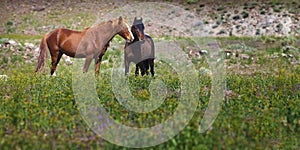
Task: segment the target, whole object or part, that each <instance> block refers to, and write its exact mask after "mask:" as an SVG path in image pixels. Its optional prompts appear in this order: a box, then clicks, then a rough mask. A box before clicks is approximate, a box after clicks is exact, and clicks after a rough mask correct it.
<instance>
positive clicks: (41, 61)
mask: <svg viewBox="0 0 300 150" xmlns="http://www.w3.org/2000/svg"><path fill="white" fill-rule="evenodd" d="M47 37H48V33H47V34H46V35H45V36H44V37H43V39H42V41H41V44H40V50H39V57H38V65H37V66H36V68H35V72H38V71H42V70H43V69H44V66H45V64H46V61H47V56H48V52H47V51H48V44H47V41H46V39H47Z"/></svg>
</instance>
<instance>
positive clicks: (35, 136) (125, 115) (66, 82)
mask: <svg viewBox="0 0 300 150" xmlns="http://www.w3.org/2000/svg"><path fill="white" fill-rule="evenodd" d="M6 37H7V36H6ZM8 38H10V39H13V40H15V41H17V42H19V43H21V45H17V46H15V47H6V48H4V47H2V48H1V58H0V66H3V65H4V64H6V66H5V67H3V68H1V69H0V73H1V74H5V75H7V76H8V78H7V79H1V80H0V84H1V87H0V103H1V105H0V147H1V149H97V148H98V149H120V148H122V149H126V148H124V147H119V146H117V145H114V144H111V143H109V142H107V141H105V140H104V139H102V138H101V137H100V136H98V135H97V134H95V133H94V132H93V131H92V130H91V129H90V128H89V127H88V126H87V124H86V122H85V121H84V119H83V118H82V117H81V114H80V113H79V111H78V104H77V103H76V101H75V98H74V92H73V90H72V69H70V68H71V66H67V65H65V64H64V62H61V63H60V65H59V66H58V70H57V76H55V77H53V76H48V75H46V74H43V73H42V74H35V73H34V72H33V71H34V67H35V65H36V63H37V62H36V60H35V61H33V62H26V61H25V60H26V59H25V58H23V57H22V56H23V55H24V53H25V52H24V51H25V50H24V46H22V45H24V43H25V42H31V43H34V44H35V45H38V43H39V37H32V39H25V38H24V37H18V36H17V35H15V36H13V37H8ZM289 39H290V40H289ZM295 39H296V40H294V38H274V37H261V38H237V37H235V38H232V37H231V38H219V39H217V40H218V41H219V42H220V43H221V50H226V51H230V53H227V54H226V53H223V54H224V56H225V55H226V56H225V58H226V59H225V62H226V67H227V73H226V89H225V95H224V96H225V100H224V101H223V103H222V110H221V112H220V113H219V115H218V117H217V119H216V120H215V122H214V124H213V125H212V127H211V128H209V130H207V131H206V132H205V133H199V131H198V126H199V123H200V121H201V119H202V116H203V115H204V112H205V109H206V108H207V105H208V103H209V97H210V94H211V93H210V90H211V77H210V76H209V75H208V74H206V73H203V72H200V71H199V74H198V79H199V89H198V92H199V95H200V97H199V101H198V106H197V111H196V113H195V114H194V116H193V118H192V120H191V121H190V122H189V123H188V125H187V126H186V127H185V128H184V130H182V131H181V132H180V133H179V134H178V135H176V136H175V137H173V138H172V139H171V140H169V141H167V142H166V143H163V144H161V145H157V146H155V147H151V148H149V149H245V148H246V149H299V148H300V140H299V139H300V134H299V133H300V107H299V104H300V66H299V49H298V48H295V47H296V46H295V42H296V41H297V38H295ZM5 40H6V39H3V38H2V40H1V44H2V45H4V43H5ZM181 40H183V41H184V42H183V43H185V44H186V43H188V44H187V45H183V46H182V48H186V47H192V46H193V43H192V42H188V41H189V39H181ZM249 40H252V41H256V42H257V43H261V45H265V47H263V48H261V47H259V46H257V47H254V46H251V45H249V43H247V41H249ZM236 41H238V43H240V44H228V43H230V42H232V43H234V42H236ZM287 41H288V42H287ZM114 42H115V43H118V42H120V43H121V44H122V41H120V38H116V39H115V40H114ZM250 43H253V42H250ZM257 43H256V45H257ZM274 43H277V44H278V43H288V44H289V46H293V45H294V46H295V47H294V49H289V50H286V48H285V47H286V46H288V45H285V44H279V45H275V44H274ZM274 45H275V46H274ZM12 49H16V50H17V51H20V53H17V54H14V53H15V51H12ZM22 50H23V51H22ZM121 52H122V49H120V48H119V47H117V46H116V47H114V46H112V47H111V48H110V49H109V51H108V53H107V55H106V56H105V57H104V61H106V62H108V63H104V64H102V66H101V74H100V76H99V77H97V78H96V79H97V81H96V87H97V88H96V89H97V94H98V97H99V99H100V103H101V104H103V105H104V106H105V108H106V110H107V111H109V112H110V114H111V116H112V117H113V118H114V119H116V120H118V121H119V122H121V123H123V124H126V125H129V126H136V127H149V126H153V125H155V124H159V123H161V122H163V121H164V120H166V119H168V118H169V117H170V114H171V115H172V112H173V111H174V109H175V108H176V106H177V103H178V95H177V92H176V91H178V89H180V84H181V81H180V80H179V77H178V74H176V73H174V70H172V69H170V67H169V66H168V65H167V64H165V63H163V62H161V61H158V60H157V61H156V62H155V67H156V74H157V76H156V79H161V80H162V81H163V82H164V84H165V85H166V87H167V90H168V95H167V97H166V99H165V101H164V103H163V104H162V105H161V106H160V107H159V108H158V109H156V110H155V111H152V112H149V113H133V115H132V112H130V111H128V110H126V109H125V108H124V107H122V106H121V105H120V104H119V103H118V101H117V100H116V97H115V95H114V93H113V91H112V86H111V81H110V80H111V75H110V72H109V71H107V70H109V68H112V62H113V61H114V59H115V57H116V56H120V55H121ZM186 53H188V51H187V50H186ZM18 54H19V55H18ZM7 56H9V60H8V59H7ZM28 57H30V56H28ZM189 59H190V60H191V61H192V62H193V63H194V65H195V68H196V69H199V70H201V69H200V68H201V67H203V66H204V67H207V61H206V58H205V57H198V56H196V55H190V56H189ZM296 62H298V63H296ZM49 64H50V60H49V61H48V65H49ZM208 69H209V68H208ZM131 70H133V69H131ZM47 71H49V68H47ZM90 72H92V70H90ZM187 78H188V77H187ZM152 79H153V78H152V77H147V76H146V77H135V76H134V75H133V71H132V72H131V74H130V75H129V77H128V80H129V83H130V90H131V92H132V93H133V95H134V96H135V97H136V98H137V99H138V100H141V101H146V100H147V99H149V97H150V94H149V89H148V86H149V83H150V82H151V80H152ZM129 114H131V115H129ZM144 120H149V122H150V123H148V124H146V125H145V124H143V122H144Z"/></svg>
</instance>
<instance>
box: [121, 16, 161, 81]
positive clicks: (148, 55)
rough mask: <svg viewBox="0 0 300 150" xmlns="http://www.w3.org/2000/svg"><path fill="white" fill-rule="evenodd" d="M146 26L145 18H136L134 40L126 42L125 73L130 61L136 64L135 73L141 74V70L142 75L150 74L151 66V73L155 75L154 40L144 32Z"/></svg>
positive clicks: (133, 26) (133, 30) (132, 28)
mask: <svg viewBox="0 0 300 150" xmlns="http://www.w3.org/2000/svg"><path fill="white" fill-rule="evenodd" d="M144 30H145V27H144V24H143V19H142V18H140V19H137V18H136V17H135V18H134V21H133V25H132V26H131V32H132V34H133V36H134V40H133V41H132V42H126V44H125V48H124V49H125V52H124V57H125V74H128V72H129V64H130V62H134V63H135V64H136V69H135V75H139V70H140V71H141V74H142V76H143V75H145V74H147V75H149V68H150V72H151V75H152V76H154V56H155V52H154V51H155V50H154V42H153V40H152V38H151V37H150V36H149V35H147V34H145V33H144Z"/></svg>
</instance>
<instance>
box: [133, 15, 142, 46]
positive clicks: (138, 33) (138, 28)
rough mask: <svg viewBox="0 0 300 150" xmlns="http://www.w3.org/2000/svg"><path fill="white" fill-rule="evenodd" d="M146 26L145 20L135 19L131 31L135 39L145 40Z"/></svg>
mask: <svg viewBox="0 0 300 150" xmlns="http://www.w3.org/2000/svg"><path fill="white" fill-rule="evenodd" d="M144 30H145V26H144V23H143V18H140V19H137V18H136V17H135V18H134V21H133V25H132V26H131V31H132V33H133V35H134V37H135V38H138V40H144V38H145V33H144Z"/></svg>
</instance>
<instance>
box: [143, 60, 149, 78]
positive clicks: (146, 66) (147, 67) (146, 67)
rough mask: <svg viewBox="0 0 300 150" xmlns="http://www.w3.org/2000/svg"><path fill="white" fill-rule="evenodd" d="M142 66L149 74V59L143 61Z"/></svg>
mask: <svg viewBox="0 0 300 150" xmlns="http://www.w3.org/2000/svg"><path fill="white" fill-rule="evenodd" d="M144 66H145V72H146V74H147V76H148V75H149V59H147V60H145V61H144Z"/></svg>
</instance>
